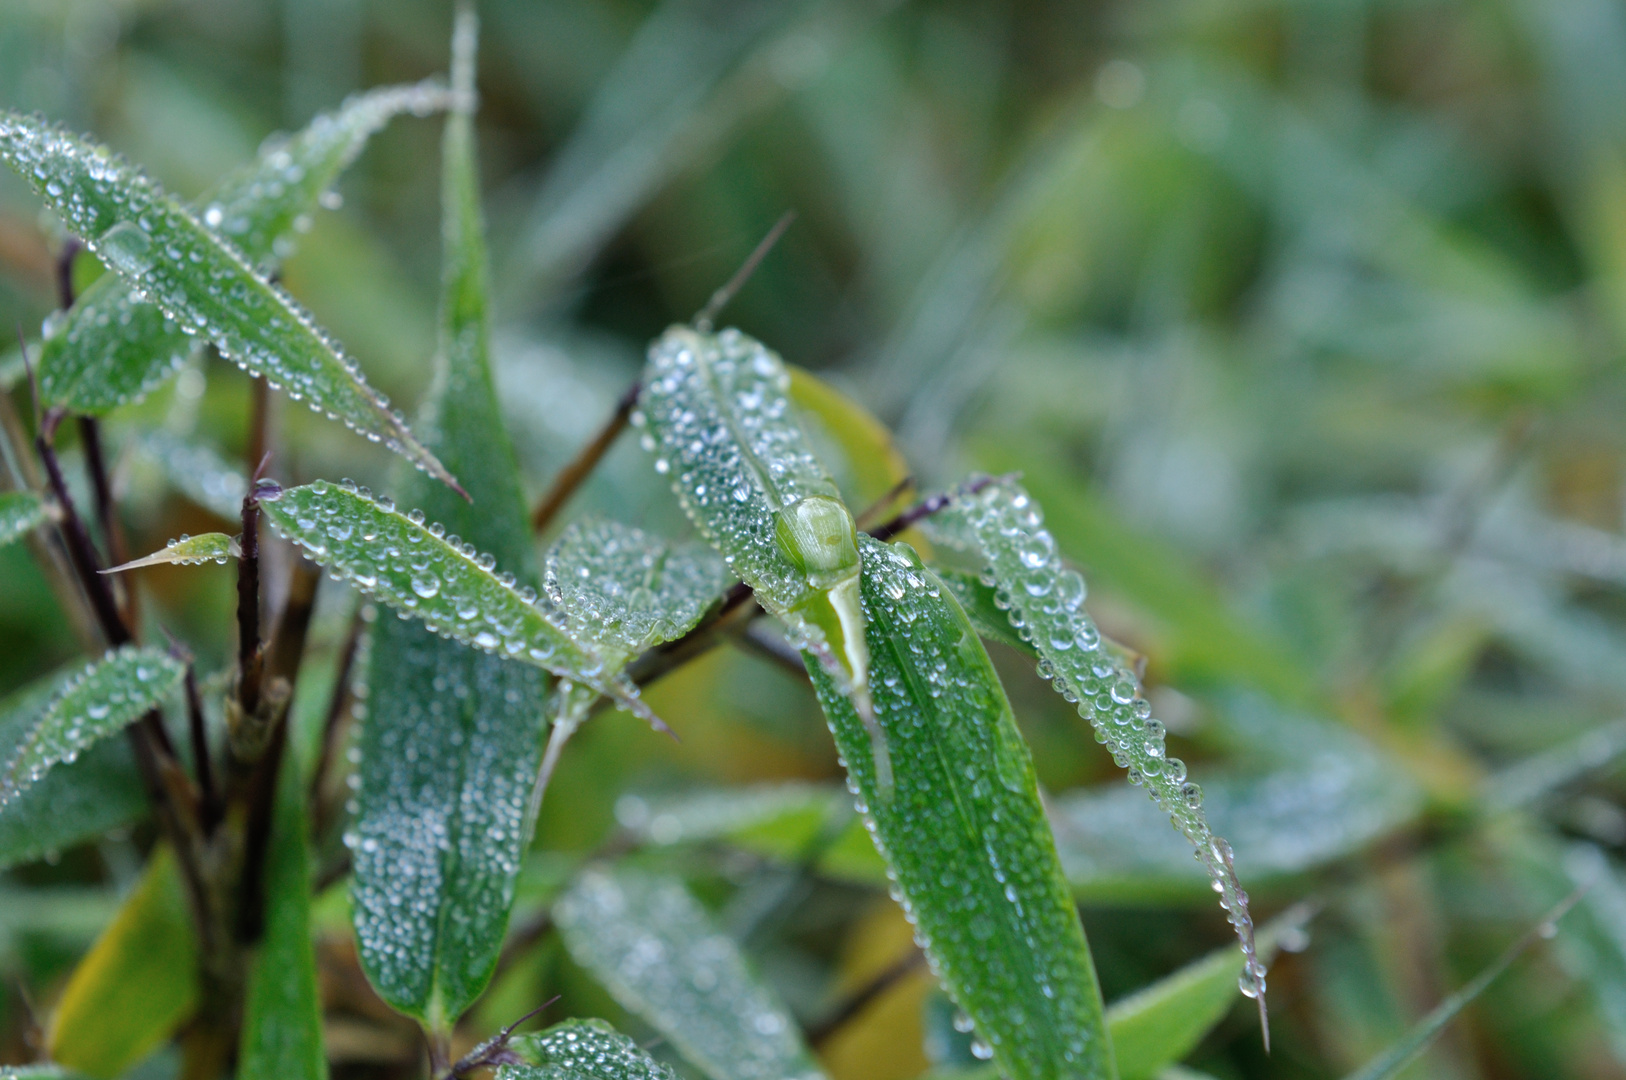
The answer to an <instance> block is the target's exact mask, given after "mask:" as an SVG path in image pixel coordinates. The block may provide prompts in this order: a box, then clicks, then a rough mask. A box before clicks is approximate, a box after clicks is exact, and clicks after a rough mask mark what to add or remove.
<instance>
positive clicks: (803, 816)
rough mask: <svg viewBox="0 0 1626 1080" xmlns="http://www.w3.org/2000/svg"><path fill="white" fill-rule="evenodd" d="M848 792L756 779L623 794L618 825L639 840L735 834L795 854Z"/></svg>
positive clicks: (698, 839)
mask: <svg viewBox="0 0 1626 1080" xmlns="http://www.w3.org/2000/svg"><path fill="white" fill-rule="evenodd" d="M846 800H847V796H846V794H845V793H843V792H841V791H840V789H839V788H837V787H834V786H827V785H823V784H809V783H805V782H802V781H795V780H792V781H785V782H782V783H766V784H752V785H747V786H735V787H727V788H716V789H706V790H701V791H695V792H684V793H682V794H679V795H665V796H663V795H632V794H628V795H623V796H621V798H619V799H617V800H616V802H615V820H616V824H618V825H620V826H621V828H623V829H625V830H626V831H627V832H628V833H629V834H631V835H633V836H635V837H637V838H638V839H639V840H641V841H643V842H645V843H650V844H656V845H659V846H663V847H664V846H669V845H672V844H694V843H705V842H706V841H709V840H717V839H725V838H726V839H732V840H736V841H739V842H742V843H745V844H746V845H747V846H749V847H751V848H752V849H753V850H758V851H764V850H767V851H772V852H774V853H775V854H777V855H779V856H781V857H783V858H790V857H793V856H795V855H796V854H797V853H799V852H801V851H803V850H804V849H805V848H806V844H807V841H808V840H810V839H812V837H813V835H814V834H815V833H817V832H818V830H819V827H820V825H821V824H822V823H823V822H824V821H825V819H827V818H828V817H829V816H830V815H831V813H832V812H833V811H834V810H835V809H836V808H837V807H838V806H840V805H842V804H843V803H845V802H846Z"/></svg>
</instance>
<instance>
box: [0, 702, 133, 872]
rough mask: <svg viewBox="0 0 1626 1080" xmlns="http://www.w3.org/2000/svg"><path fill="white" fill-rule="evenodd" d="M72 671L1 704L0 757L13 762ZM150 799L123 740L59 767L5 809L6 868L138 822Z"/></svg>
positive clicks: (1, 858)
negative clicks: (135, 820)
mask: <svg viewBox="0 0 1626 1080" xmlns="http://www.w3.org/2000/svg"><path fill="white" fill-rule="evenodd" d="M71 678H72V676H71V675H67V676H65V675H63V674H61V673H56V674H52V675H49V676H47V677H45V678H43V679H40V680H38V681H36V682H34V683H32V684H30V685H29V686H26V687H24V688H23V689H21V690H19V691H17V692H16V693H15V694H12V695H11V696H10V697H8V698H6V699H5V700H4V701H0V761H10V760H11V759H12V757H13V756H14V755H15V754H16V753H17V751H18V750H19V748H20V747H21V746H22V744H23V742H24V740H26V739H27V738H28V736H29V735H30V734H31V733H32V732H33V731H34V729H35V728H36V727H37V726H38V725H39V720H40V717H41V716H42V715H44V713H45V710H46V707H47V706H49V705H50V703H51V700H52V699H53V698H55V697H56V696H57V694H59V693H60V692H61V690H62V688H63V686H64V684H65V683H66V682H67V681H68V680H69V679H71ZM146 807H147V796H146V792H145V790H144V789H143V788H142V786H141V777H140V775H139V774H138V773H137V772H136V767H135V760H134V759H133V758H132V757H131V754H130V748H129V746H128V745H127V744H126V743H125V742H124V740H122V739H110V740H108V741H106V742H103V743H100V744H99V745H96V746H93V747H91V748H90V749H89V750H87V751H86V752H85V753H83V754H81V755H80V756H79V759H78V760H77V761H75V762H73V763H72V764H67V765H58V766H56V767H55V768H53V769H52V770H51V771H50V772H48V773H46V774H45V775H44V776H43V777H41V778H40V780H39V782H38V783H36V784H34V786H32V787H30V788H29V789H28V790H26V791H24V792H22V793H20V794H18V795H17V796H16V797H15V798H13V799H11V800H9V801H8V802H7V803H6V804H5V805H4V806H0V868H4V867H7V866H14V865H16V864H17V863H23V862H31V861H33V860H35V859H39V858H43V857H45V856H47V855H49V854H51V853H53V852H57V851H62V850H64V849H66V848H69V847H72V846H73V845H74V844H77V843H80V842H82V841H84V840H88V839H91V838H93V837H97V836H100V835H101V834H103V833H105V832H106V831H107V830H109V829H112V828H116V827H118V826H120V825H124V824H127V823H128V822H130V821H133V820H134V819H135V818H137V817H138V816H140V814H141V813H142V812H143V811H144V810H145V809H146Z"/></svg>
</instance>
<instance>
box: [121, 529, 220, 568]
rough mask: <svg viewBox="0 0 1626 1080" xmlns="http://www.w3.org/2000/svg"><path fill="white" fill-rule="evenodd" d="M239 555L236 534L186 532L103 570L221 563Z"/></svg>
mask: <svg viewBox="0 0 1626 1080" xmlns="http://www.w3.org/2000/svg"><path fill="white" fill-rule="evenodd" d="M240 555H242V551H241V550H240V549H239V548H238V546H237V540H236V538H235V537H231V536H227V535H226V534H225V533H203V534H201V535H199V536H185V535H183V536H182V537H181V538H180V539H179V540H171V541H170V542H169V543H167V544H165V545H164V546H163V547H161V548H159V549H158V550H157V551H155V552H153V553H152V554H151V555H144V556H142V557H141V558H139V559H131V560H130V561H129V562H127V563H124V564H123V565H120V566H115V567H113V568H112V569H110V570H104V571H102V573H104V574H116V573H119V572H121V571H124V570H134V569H137V568H138V567H142V566H162V565H163V564H165V563H176V564H179V565H181V566H196V565H198V564H199V563H219V564H221V565H222V566H223V565H225V562H226V560H227V559H235V558H237V557H239V556H240Z"/></svg>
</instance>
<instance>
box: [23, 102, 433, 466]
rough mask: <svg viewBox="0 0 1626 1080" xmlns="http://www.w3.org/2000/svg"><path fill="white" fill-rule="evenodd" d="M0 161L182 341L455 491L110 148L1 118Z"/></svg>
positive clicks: (378, 405)
mask: <svg viewBox="0 0 1626 1080" xmlns="http://www.w3.org/2000/svg"><path fill="white" fill-rule="evenodd" d="M0 157H4V158H5V160H6V162H7V164H9V165H10V166H11V167H12V168H13V169H15V170H16V171H17V173H18V174H19V175H20V176H22V177H23V179H24V180H26V181H28V183H29V184H30V185H31V186H32V187H33V188H34V190H35V191H36V192H37V193H39V194H40V195H42V196H44V197H45V200H46V202H47V204H48V205H49V206H50V207H51V209H53V210H55V211H56V212H57V213H58V214H59V215H60V216H61V217H62V220H63V222H64V223H65V224H66V225H67V227H68V228H69V229H70V230H71V231H72V232H74V233H75V234H76V235H78V236H79V237H81V238H82V239H83V240H84V241H85V243H86V244H88V245H89V246H90V248H91V250H92V251H94V252H95V253H96V255H97V256H98V257H99V258H101V260H102V261H103V262H105V263H107V265H108V267H109V268H110V269H112V270H113V271H114V272H116V273H117V274H118V275H119V276H120V277H122V278H123V279H124V281H125V282H126V283H127V284H128V285H129V286H130V287H131V288H132V289H133V290H135V291H136V292H139V293H140V294H141V295H142V296H143V297H145V298H146V300H148V301H149V302H150V303H152V304H155V305H157V307H158V308H159V309H160V310H162V311H163V312H164V313H165V314H166V315H168V316H169V317H170V318H171V319H173V320H174V321H175V323H176V325H177V326H180V327H181V328H182V329H183V332H185V333H188V334H192V335H197V336H200V337H203V338H206V339H208V340H209V341H210V342H212V343H213V344H214V345H215V347H216V348H217V349H219V350H220V353H221V355H223V356H225V357H227V358H228V359H230V360H232V361H234V362H235V363H237V364H239V365H240V366H242V367H243V368H245V369H247V370H248V371H250V372H252V373H253V374H255V375H261V376H264V377H265V378H266V379H267V380H268V381H269V382H270V383H271V384H272V385H273V386H277V387H281V388H284V389H286V390H287V392H288V393H289V395H290V396H292V397H294V398H296V399H305V400H308V401H309V403H310V406H311V408H313V409H315V410H317V411H318V412H322V413H325V414H327V415H328V416H331V417H333V418H334V419H337V420H342V421H343V422H344V423H345V424H347V425H348V426H350V427H351V428H354V429H355V430H357V431H359V432H361V433H362V434H364V435H366V436H367V437H368V438H369V439H374V440H382V441H383V442H384V443H385V444H386V445H388V446H389V447H390V449H392V450H394V451H396V452H397V453H400V454H402V455H403V456H405V457H406V458H407V459H408V460H409V461H411V462H412V463H413V464H415V465H417V466H418V467H420V468H422V469H425V470H426V471H428V472H430V473H431V474H433V475H434V476H436V477H438V478H440V479H442V480H445V481H447V482H448V483H455V481H454V480H453V478H452V476H451V474H450V473H448V472H447V471H446V470H445V468H444V467H443V466H442V465H441V463H440V462H439V461H438V460H437V459H436V458H435V456H434V455H433V454H431V453H430V452H429V451H427V450H425V449H424V448H423V446H422V445H420V444H419V442H418V440H417V437H416V436H414V435H413V434H412V432H411V431H409V430H408V429H407V426H406V423H405V422H404V421H403V420H402V419H401V418H400V416H399V415H397V414H396V413H395V412H394V411H392V410H391V409H390V407H389V403H388V401H387V400H386V399H385V398H384V397H383V395H381V394H379V393H378V391H376V390H374V389H373V388H372V387H371V386H369V385H368V384H367V382H366V380H365V379H364V378H362V375H361V369H360V368H359V367H358V366H357V365H356V362H355V361H354V360H352V359H350V358H349V357H347V356H345V355H344V354H343V353H342V352H341V351H340V350H339V347H338V345H337V343H335V342H334V341H333V340H332V339H331V338H330V337H328V335H327V334H326V333H325V332H324V331H322V330H321V328H319V327H318V326H317V325H316V323H315V321H314V320H313V319H312V318H311V316H310V315H309V314H307V313H306V312H305V310H304V309H303V308H302V307H300V305H299V304H298V303H297V302H296V301H295V300H294V299H293V298H292V297H291V296H289V295H288V294H287V293H286V292H284V291H283V290H282V289H281V288H279V287H278V286H276V285H274V284H272V283H271V281H270V280H268V279H267V278H266V277H265V276H264V275H263V274H261V273H260V272H259V271H258V270H256V269H255V268H254V266H253V265H252V263H251V262H250V260H249V259H248V258H247V257H245V256H244V255H243V253H242V252H240V251H238V250H237V249H236V248H235V247H233V246H232V245H231V244H229V243H227V242H225V241H223V240H222V239H220V237H218V236H217V235H215V233H213V232H211V231H210V230H209V228H208V227H207V226H206V225H204V223H203V222H202V221H201V220H200V219H199V218H197V217H195V216H194V215H193V214H192V212H191V211H189V210H187V209H186V208H185V207H184V206H182V205H181V204H180V203H179V202H177V201H176V200H175V199H173V198H171V197H170V196H169V195H168V194H166V193H165V192H164V191H163V190H162V189H160V188H159V187H158V185H157V184H155V183H153V181H151V180H150V179H148V178H147V176H146V175H145V174H144V173H142V172H141V171H140V170H138V169H136V168H134V167H132V166H131V165H129V164H127V163H126V162H124V161H123V160H122V159H120V158H118V157H117V156H116V155H114V154H113V153H112V152H111V151H110V150H108V149H107V148H106V147H104V146H100V145H97V144H94V143H91V142H88V141H86V140H84V139H81V138H79V137H77V136H74V135H70V134H68V133H67V132H65V131H63V130H61V129H59V128H56V127H52V126H51V125H49V124H46V123H44V122H43V121H40V120H35V119H30V118H28V117H25V116H22V115H20V114H18V113H15V112H9V111H8V112H0Z"/></svg>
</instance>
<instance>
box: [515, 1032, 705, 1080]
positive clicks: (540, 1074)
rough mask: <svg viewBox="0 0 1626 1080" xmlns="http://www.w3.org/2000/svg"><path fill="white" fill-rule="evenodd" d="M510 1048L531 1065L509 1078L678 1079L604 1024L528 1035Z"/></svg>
mask: <svg viewBox="0 0 1626 1080" xmlns="http://www.w3.org/2000/svg"><path fill="white" fill-rule="evenodd" d="M509 1049H510V1050H512V1051H513V1052H514V1053H515V1054H516V1055H518V1056H519V1057H521V1058H523V1059H524V1060H525V1061H526V1062H527V1063H528V1064H525V1065H508V1066H504V1067H503V1068H502V1069H499V1070H498V1071H497V1075H498V1077H501V1078H506V1080H564V1076H563V1075H561V1070H564V1071H565V1074H567V1075H569V1076H571V1077H575V1076H581V1077H586V1078H591V1080H677V1073H675V1072H673V1071H672V1067H671V1066H670V1065H665V1064H662V1063H661V1062H659V1061H656V1060H655V1059H654V1058H652V1057H650V1056H649V1055H648V1054H646V1053H644V1052H643V1051H642V1050H640V1049H639V1048H638V1044H637V1043H635V1042H633V1041H632V1040H631V1039H629V1038H627V1037H626V1036H625V1035H623V1034H621V1033H620V1032H619V1031H616V1030H615V1029H614V1028H613V1027H611V1026H610V1025H609V1024H606V1023H605V1022H604V1021H602V1020H571V1021H568V1022H567V1023H563V1024H558V1025H555V1026H554V1027H551V1028H549V1029H548V1030H546V1031H543V1032H539V1033H538V1034H535V1035H522V1036H520V1037H519V1038H517V1039H515V1040H513V1041H512V1042H511V1043H509Z"/></svg>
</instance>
